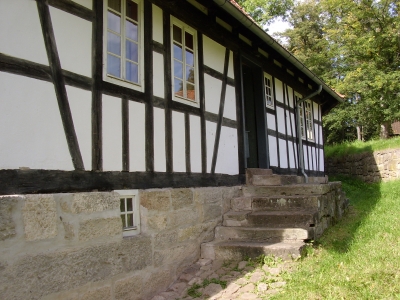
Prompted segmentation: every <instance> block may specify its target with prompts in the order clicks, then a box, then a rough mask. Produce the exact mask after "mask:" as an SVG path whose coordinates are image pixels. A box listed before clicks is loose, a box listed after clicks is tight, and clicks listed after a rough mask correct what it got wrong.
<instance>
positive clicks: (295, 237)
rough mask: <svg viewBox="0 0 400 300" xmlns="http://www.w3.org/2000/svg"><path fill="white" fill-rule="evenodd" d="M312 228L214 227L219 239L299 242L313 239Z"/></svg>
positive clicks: (216, 237)
mask: <svg viewBox="0 0 400 300" xmlns="http://www.w3.org/2000/svg"><path fill="white" fill-rule="evenodd" d="M313 237H314V228H309V229H303V228H263V227H224V226H217V227H216V228H215V239H216V240H219V241H228V240H237V241H252V242H268V243H272V242H274V243H276V242H283V241H285V242H288V243H290V242H299V241H304V240H308V239H313Z"/></svg>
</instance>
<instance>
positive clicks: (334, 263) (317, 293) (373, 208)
mask: <svg viewBox="0 0 400 300" xmlns="http://www.w3.org/2000/svg"><path fill="white" fill-rule="evenodd" d="M334 180H340V181H342V183H343V189H344V190H345V191H346V194H347V196H348V197H349V199H350V203H351V206H350V209H349V212H348V213H347V215H345V217H344V218H343V219H342V220H341V222H340V223H339V224H337V225H336V226H333V227H331V228H329V229H328V230H327V231H326V232H325V234H324V235H323V236H322V238H321V239H320V240H319V241H318V242H317V243H314V244H313V245H312V246H308V248H307V249H306V251H305V252H306V253H307V254H308V256H307V257H305V258H303V259H301V260H300V261H299V263H298V265H297V270H296V271H294V272H292V273H289V274H287V275H286V276H287V278H285V279H286V280H287V286H286V288H285V289H284V291H283V292H282V293H280V294H278V295H276V296H275V297H274V298H273V299H285V300H286V299H311V300H312V299H400V228H399V227H400V181H391V182H386V183H375V184H367V183H364V182H362V181H359V180H357V179H354V178H345V177H337V178H334Z"/></svg>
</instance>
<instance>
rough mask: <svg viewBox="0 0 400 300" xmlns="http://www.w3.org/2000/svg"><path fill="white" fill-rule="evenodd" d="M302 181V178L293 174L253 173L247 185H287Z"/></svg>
mask: <svg viewBox="0 0 400 300" xmlns="http://www.w3.org/2000/svg"><path fill="white" fill-rule="evenodd" d="M300 183H304V178H303V177H301V176H295V175H253V179H252V182H251V183H247V184H248V185H249V184H251V185H254V186H266V185H287V184H300Z"/></svg>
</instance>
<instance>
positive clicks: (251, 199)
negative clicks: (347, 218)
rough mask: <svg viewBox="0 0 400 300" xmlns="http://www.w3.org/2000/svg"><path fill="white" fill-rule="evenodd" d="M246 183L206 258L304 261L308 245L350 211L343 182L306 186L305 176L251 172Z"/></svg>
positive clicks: (313, 181) (205, 249)
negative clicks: (261, 257) (300, 258)
mask: <svg viewBox="0 0 400 300" xmlns="http://www.w3.org/2000/svg"><path fill="white" fill-rule="evenodd" d="M246 181H247V185H246V186H244V187H243V196H242V197H240V198H235V199H232V200H231V210H230V211H229V212H227V213H225V214H224V216H223V223H222V226H218V227H216V229H215V239H214V240H213V241H212V242H208V243H203V244H202V246H201V256H202V258H209V259H218V260H242V259H245V258H246V257H257V256H259V255H261V254H265V255H275V256H278V257H282V258H284V259H288V258H291V257H298V256H299V255H300V254H301V250H302V248H303V247H304V245H305V241H308V240H312V239H315V238H317V237H318V236H320V235H321V234H322V232H323V231H324V230H325V229H326V228H327V227H328V226H329V225H330V224H332V223H333V222H334V221H335V220H336V219H338V218H340V217H341V215H342V213H343V211H344V210H345V208H346V207H347V202H346V200H347V199H345V198H344V197H343V195H342V192H341V190H340V183H336V185H335V184H330V183H329V184H328V183H327V178H326V177H314V178H309V183H307V184H306V183H304V178H303V177H301V176H292V175H274V174H273V173H272V170H267V169H247V171H246ZM338 184H339V188H338V186H337V185H338Z"/></svg>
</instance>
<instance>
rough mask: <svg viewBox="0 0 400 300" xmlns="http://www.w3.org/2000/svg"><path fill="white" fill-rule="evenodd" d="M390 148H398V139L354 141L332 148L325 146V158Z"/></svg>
mask: <svg viewBox="0 0 400 300" xmlns="http://www.w3.org/2000/svg"><path fill="white" fill-rule="evenodd" d="M390 148H400V137H396V138H391V139H387V140H374V141H368V142H360V141H355V142H352V143H343V144H338V145H332V146H325V158H329V157H340V156H344V155H348V154H356V153H362V152H373V151H378V150H385V149H390Z"/></svg>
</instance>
